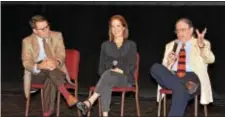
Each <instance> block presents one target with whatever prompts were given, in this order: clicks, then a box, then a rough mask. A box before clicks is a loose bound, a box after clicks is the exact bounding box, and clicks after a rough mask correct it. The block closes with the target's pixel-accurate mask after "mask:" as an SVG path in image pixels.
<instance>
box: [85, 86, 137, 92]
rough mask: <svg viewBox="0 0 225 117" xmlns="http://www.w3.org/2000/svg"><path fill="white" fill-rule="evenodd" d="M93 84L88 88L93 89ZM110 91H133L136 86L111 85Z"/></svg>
mask: <svg viewBox="0 0 225 117" xmlns="http://www.w3.org/2000/svg"><path fill="white" fill-rule="evenodd" d="M95 88H96V87H95V86H91V87H90V88H89V90H92V91H93V90H95ZM112 91H113V92H125V91H133V92H135V91H136V88H135V87H113V88H112Z"/></svg>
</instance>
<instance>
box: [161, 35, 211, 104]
mask: <svg viewBox="0 0 225 117" xmlns="http://www.w3.org/2000/svg"><path fill="white" fill-rule="evenodd" d="M174 42H175V40H174V41H172V42H169V43H168V44H167V45H166V48H165V53H164V58H163V62H162V64H163V65H164V66H166V67H167V68H168V69H169V70H170V69H171V67H170V66H171V64H173V63H171V62H170V61H168V60H167V56H168V54H169V53H170V52H171V51H172V49H173V45H174ZM204 43H205V47H204V48H203V49H202V50H200V48H199V46H198V44H197V39H196V38H194V37H193V38H192V39H191V44H192V47H191V52H190V64H191V67H192V69H193V72H195V74H196V75H197V76H198V77H199V80H200V83H201V99H200V103H201V104H209V103H211V102H213V97H212V89H211V83H210V79H209V75H208V71H207V68H208V64H210V63H214V61H215V56H214V54H213V52H212V51H211V46H210V42H209V41H207V40H205V39H204ZM200 51H201V52H200ZM160 89H161V87H160V86H158V89H157V101H159V90H160Z"/></svg>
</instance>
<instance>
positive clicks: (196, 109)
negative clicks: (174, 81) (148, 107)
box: [158, 88, 208, 117]
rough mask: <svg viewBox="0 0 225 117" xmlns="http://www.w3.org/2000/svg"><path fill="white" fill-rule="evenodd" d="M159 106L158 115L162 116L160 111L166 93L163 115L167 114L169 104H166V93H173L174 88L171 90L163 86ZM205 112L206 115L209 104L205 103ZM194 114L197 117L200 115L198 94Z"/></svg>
mask: <svg viewBox="0 0 225 117" xmlns="http://www.w3.org/2000/svg"><path fill="white" fill-rule="evenodd" d="M159 93H160V94H159V107H158V117H160V113H161V102H162V98H163V97H162V95H163V94H165V97H164V99H163V116H164V117H165V116H166V114H167V113H166V110H167V108H166V107H167V104H166V95H167V94H172V93H173V91H172V90H169V89H165V88H162V89H160V91H159ZM204 114H205V116H207V115H208V114H207V105H204ZM194 115H195V117H197V116H198V95H196V96H195V110H194Z"/></svg>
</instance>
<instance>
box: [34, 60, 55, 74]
mask: <svg viewBox="0 0 225 117" xmlns="http://www.w3.org/2000/svg"><path fill="white" fill-rule="evenodd" d="M58 65H59V63H58V61H57V60H53V59H45V60H43V61H42V62H41V63H40V64H38V66H37V67H38V69H44V70H50V71H52V70H54V69H55V68H56V67H57V66H58Z"/></svg>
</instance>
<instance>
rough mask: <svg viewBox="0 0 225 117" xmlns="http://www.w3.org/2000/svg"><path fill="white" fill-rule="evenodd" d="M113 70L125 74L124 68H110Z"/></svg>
mask: <svg viewBox="0 0 225 117" xmlns="http://www.w3.org/2000/svg"><path fill="white" fill-rule="evenodd" d="M110 70H111V71H114V72H117V73H120V74H123V70H122V69H120V68H118V67H117V68H114V69H110Z"/></svg>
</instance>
